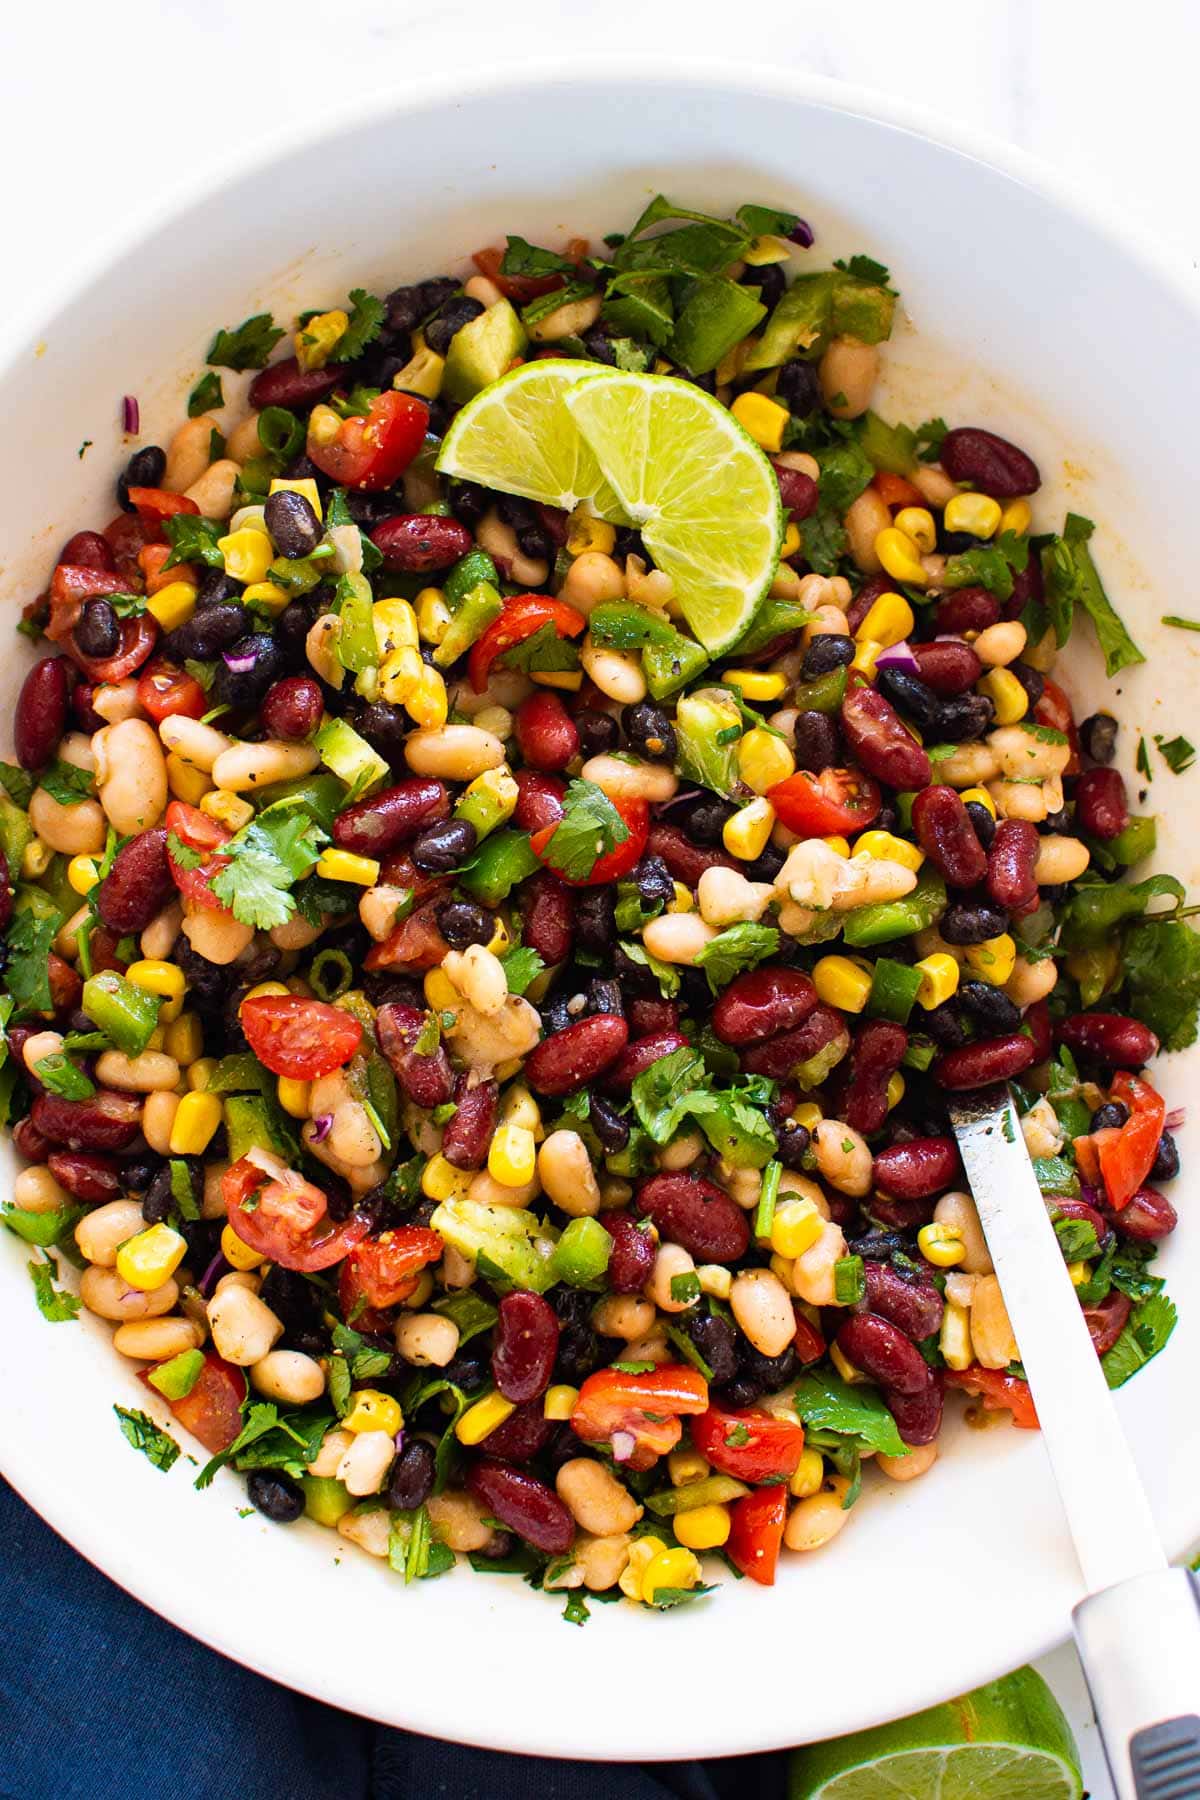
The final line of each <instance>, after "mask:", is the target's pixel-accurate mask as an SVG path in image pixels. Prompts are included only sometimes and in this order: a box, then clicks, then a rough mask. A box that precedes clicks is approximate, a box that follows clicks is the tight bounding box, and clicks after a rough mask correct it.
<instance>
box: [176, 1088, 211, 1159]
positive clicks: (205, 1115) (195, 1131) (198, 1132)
mask: <svg viewBox="0 0 1200 1800" xmlns="http://www.w3.org/2000/svg"><path fill="white" fill-rule="evenodd" d="M220 1123H221V1102H220V1101H219V1100H218V1098H217V1096H216V1095H215V1094H209V1093H205V1092H203V1091H201V1092H199V1093H191V1094H185V1095H184V1096H183V1099H182V1100H181V1101H180V1102H179V1105H178V1107H177V1108H176V1111H175V1119H174V1122H173V1123H172V1126H171V1155H172V1156H202V1155H203V1153H204V1152H205V1151H206V1150H207V1149H208V1146H209V1144H210V1143H211V1142H212V1140H213V1138H214V1137H215V1135H216V1131H217V1127H218V1126H219V1125H220Z"/></svg>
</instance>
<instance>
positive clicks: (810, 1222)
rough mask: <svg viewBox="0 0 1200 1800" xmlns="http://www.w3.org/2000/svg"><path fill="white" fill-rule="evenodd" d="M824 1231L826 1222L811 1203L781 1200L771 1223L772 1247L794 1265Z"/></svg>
mask: <svg viewBox="0 0 1200 1800" xmlns="http://www.w3.org/2000/svg"><path fill="white" fill-rule="evenodd" d="M824 1229H825V1221H824V1219H823V1218H822V1217H821V1214H820V1213H819V1212H818V1210H817V1207H816V1205H815V1203H814V1202H813V1201H812V1200H784V1201H781V1203H780V1204H779V1205H778V1206H777V1207H776V1208H775V1216H774V1218H773V1219H772V1220H771V1248H772V1250H773V1251H774V1252H775V1254H776V1256H782V1257H784V1258H786V1259H787V1260H788V1261H790V1262H794V1261H795V1260H796V1258H797V1257H798V1256H803V1255H804V1252H805V1251H806V1250H811V1249H812V1247H813V1245H814V1244H815V1243H816V1241H817V1239H818V1238H819V1237H820V1235H821V1233H822V1232H823V1231H824Z"/></svg>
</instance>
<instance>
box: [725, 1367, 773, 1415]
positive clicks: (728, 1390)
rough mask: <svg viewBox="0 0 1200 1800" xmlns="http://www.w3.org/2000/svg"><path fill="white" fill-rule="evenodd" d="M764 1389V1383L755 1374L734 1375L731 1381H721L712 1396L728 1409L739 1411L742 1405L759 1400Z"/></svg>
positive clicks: (745, 1405) (750, 1404)
mask: <svg viewBox="0 0 1200 1800" xmlns="http://www.w3.org/2000/svg"><path fill="white" fill-rule="evenodd" d="M766 1391H767V1389H766V1384H765V1383H764V1382H762V1381H760V1380H759V1379H758V1377H757V1376H755V1375H735V1376H734V1377H733V1379H732V1380H731V1381H723V1382H722V1383H721V1385H720V1387H719V1388H716V1389H715V1390H714V1392H713V1396H712V1397H713V1399H714V1400H716V1401H717V1402H718V1404H719V1405H721V1406H725V1407H728V1408H729V1409H730V1411H732V1412H740V1411H741V1410H742V1408H743V1407H747V1406H753V1405H754V1402H755V1401H756V1400H761V1399H762V1397H763V1395H764V1394H765V1393H766Z"/></svg>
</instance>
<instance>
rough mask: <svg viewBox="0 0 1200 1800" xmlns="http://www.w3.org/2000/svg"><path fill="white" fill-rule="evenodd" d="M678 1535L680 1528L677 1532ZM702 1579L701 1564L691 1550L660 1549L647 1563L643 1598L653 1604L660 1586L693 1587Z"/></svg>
mask: <svg viewBox="0 0 1200 1800" xmlns="http://www.w3.org/2000/svg"><path fill="white" fill-rule="evenodd" d="M675 1535H676V1537H678V1535H679V1532H678V1528H677V1529H676V1532H675ZM699 1579H700V1564H699V1562H698V1560H697V1559H696V1557H695V1556H694V1555H693V1553H692V1552H691V1551H690V1550H660V1551H659V1553H658V1555H657V1556H656V1557H654V1558H653V1559H652V1560H651V1561H650V1562H649V1563H647V1565H646V1570H645V1573H644V1574H643V1576H642V1599H643V1600H644V1601H645V1602H646V1604H647V1606H653V1604H654V1596H655V1594H656V1593H657V1592H658V1590H659V1588H693V1587H695V1585H696V1583H697V1582H698V1581H699Z"/></svg>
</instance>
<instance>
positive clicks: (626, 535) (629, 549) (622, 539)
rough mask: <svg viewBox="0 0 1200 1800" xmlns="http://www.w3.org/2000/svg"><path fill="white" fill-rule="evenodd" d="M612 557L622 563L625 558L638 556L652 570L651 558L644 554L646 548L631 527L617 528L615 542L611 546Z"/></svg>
mask: <svg viewBox="0 0 1200 1800" xmlns="http://www.w3.org/2000/svg"><path fill="white" fill-rule="evenodd" d="M613 556H614V557H615V558H616V560H617V561H618V562H624V560H625V558H626V557H627V556H640V557H641V559H642V561H643V562H644V563H645V564H646V565H647V567H648V568H653V567H654V564H653V562H652V560H651V558H650V557H649V556H648V555H647V554H646V546H645V544H644V543H643V542H642V534H641V532H640V531H637V530H635V529H634V527H633V526H632V525H618V526H617V541H616V543H615V544H614V545H613Z"/></svg>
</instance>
